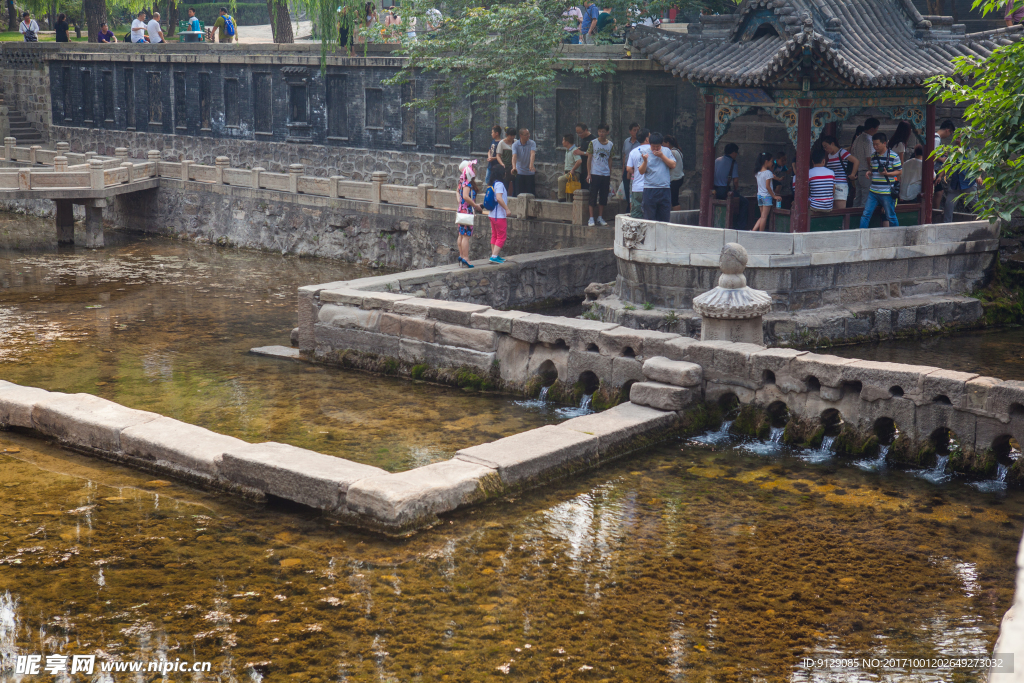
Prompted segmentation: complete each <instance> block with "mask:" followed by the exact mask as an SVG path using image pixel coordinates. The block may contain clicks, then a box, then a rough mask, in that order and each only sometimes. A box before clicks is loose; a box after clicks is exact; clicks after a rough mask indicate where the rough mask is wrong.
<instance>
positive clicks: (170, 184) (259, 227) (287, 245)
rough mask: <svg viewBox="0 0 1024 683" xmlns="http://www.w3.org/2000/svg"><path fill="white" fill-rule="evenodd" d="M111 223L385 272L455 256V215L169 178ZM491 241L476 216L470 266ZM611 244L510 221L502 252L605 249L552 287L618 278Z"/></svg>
mask: <svg viewBox="0 0 1024 683" xmlns="http://www.w3.org/2000/svg"><path fill="white" fill-rule="evenodd" d="M107 220H108V221H109V222H111V223H113V224H114V225H115V226H118V227H121V228H125V229H130V230H134V231H142V232H155V233H159V234H166V235H172V236H176V237H188V238H189V239H195V240H201V241H206V242H211V243H215V244H227V245H232V246H238V247H245V248H252V249H266V250H272V251H280V252H281V253H288V254H296V255H301V256H321V257H326V258H336V259H341V260H345V261H354V262H362V263H369V264H372V265H376V266H381V267H387V268H401V269H409V268H429V267H432V266H439V265H446V264H451V263H452V262H453V261H454V260H455V257H456V256H457V254H458V248H457V246H456V238H457V236H458V234H457V231H456V228H455V217H454V212H453V211H448V210H443V209H429V208H417V207H411V206H402V205H397V204H383V203H382V204H373V203H370V202H365V201H358V200H349V199H337V198H330V197H319V196H316V195H307V194H297V195H296V194H289V193H285V192H276V191H273V190H253V189H250V188H243V187H230V186H227V185H211V184H207V183H198V182H188V183H185V182H182V181H180V180H173V179H167V178H162V179H161V181H160V187H159V188H158V189H155V190H151V191H147V192H137V193H134V194H130V195H123V196H120V197H118V198H117V199H116V200H115V201H114V203H113V204H112V206H111V207H110V208H108V209H107ZM490 235H491V225H490V221H489V220H488V219H487V217H485V216H478V217H477V219H476V227H475V229H474V233H473V239H472V241H471V246H470V256H471V258H473V259H486V258H487V257H488V256H490V253H491V250H490ZM610 240H611V230H610V229H609V228H601V227H588V226H585V225H572V224H569V223H562V222H556V221H539V220H520V219H518V218H510V219H509V221H508V241H507V242H506V246H505V250H504V253H505V254H506V255H510V254H522V253H524V252H536V251H538V250H553V249H572V248H576V247H601V248H602V249H603V250H604V251H603V253H605V254H606V255H605V256H604V257H603V259H604V262H605V263H606V266H604V267H602V268H601V269H598V270H588V268H589V261H587V262H586V265H584V267H583V271H584V272H581V273H578V274H575V275H573V274H571V273H566V274H565V275H564V276H562V275H559V274H558V273H556V272H554V270H555V268H556V265H555V264H556V262H555V261H552V262H551V263H550V266H549V267H550V268H551V269H552V272H551V273H550V277H551V278H552V280H553V281H557V280H558V278H559V277H568V278H570V279H573V280H574V281H575V280H579V279H581V278H585V277H590V276H592V277H595V278H599V279H600V278H607V279H611V278H614V277H615V269H614V268H615V266H614V257H613V256H612V254H611V248H610V247H607V246H606V245H607V244H608V243H609V241H610ZM569 262H570V260H569V259H566V260H565V261H562V262H560V263H563V264H568V263H569ZM589 283H590V281H585V282H582V283H581V284H576V283H575V282H574V284H573V285H572V286H571V287H570V288H569V289H566V290H564V296H561V297H560V298H567V297H569V296H577V297H580V298H582V294H583V289H584V288H585V287H586V286H587V285H588V284H589ZM498 305H501V304H498ZM509 305H519V304H509Z"/></svg>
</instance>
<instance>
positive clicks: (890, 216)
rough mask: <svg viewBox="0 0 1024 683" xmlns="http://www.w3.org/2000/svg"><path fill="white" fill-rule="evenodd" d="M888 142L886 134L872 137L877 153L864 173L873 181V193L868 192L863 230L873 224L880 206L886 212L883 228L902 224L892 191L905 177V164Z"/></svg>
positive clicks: (862, 223)
mask: <svg viewBox="0 0 1024 683" xmlns="http://www.w3.org/2000/svg"><path fill="white" fill-rule="evenodd" d="M887 141H888V138H886V137H885V133H875V134H874V135H873V136H871V146H872V147H873V148H874V150H875V153H874V154H873V155H872V156H871V159H870V160H869V162H868V166H869V168H868V169H866V170H865V171H864V175H865V176H867V178H868V180H870V181H871V191H870V192H868V199H867V202H866V203H865V204H864V213H863V214H862V215H861V217H860V227H861V230H863V229H865V228H867V227H868V223H870V222H871V214H873V213H874V212H875V209H876V208H877V207H878V206H881V207H882V208H883V209H884V210H885V220H883V221H882V227H883V228H887V227H889V226H890V225H891V226H897V225H899V224H900V222H899V220H898V219H897V218H896V201H895V200H894V199H893V197H892V189H893V185H894V184H895V183H896V182H898V181H899V179H900V176H901V175H903V164H902V163H901V162H900V157H899V155H898V154H896V152H893V151H892V150H890V149H889V146H888V145H887V144H886V142H887Z"/></svg>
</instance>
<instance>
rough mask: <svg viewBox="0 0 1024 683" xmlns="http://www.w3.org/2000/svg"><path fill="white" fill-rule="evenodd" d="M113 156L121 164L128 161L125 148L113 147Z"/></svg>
mask: <svg viewBox="0 0 1024 683" xmlns="http://www.w3.org/2000/svg"><path fill="white" fill-rule="evenodd" d="M114 156H115V157H117V158H118V159H120V160H121V162H122V163H124V162H125V161H128V148H127V147H115V148H114Z"/></svg>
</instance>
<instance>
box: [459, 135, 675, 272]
mask: <svg viewBox="0 0 1024 683" xmlns="http://www.w3.org/2000/svg"><path fill="white" fill-rule="evenodd" d="M575 129H576V130H575V133H569V132H567V133H565V134H563V135H562V137H561V143H562V148H563V149H564V151H565V157H564V161H563V166H562V171H563V172H562V173H561V174H559V176H558V179H557V181H556V188H557V197H558V201H560V202H567V201H571V200H572V196H573V193H574V192H575V191H576V190H580V189H584V190H588V191H589V200H588V207H587V210H588V212H589V219H588V221H587V224H588V225H589V226H607V225H608V221H607V220H606V218H605V211H606V209H607V206H608V201H609V199H610V198H611V196H612V195H613V194H618V195H619V196H620V197H621V198H622V199H623V200H624V201H625V202H626V205H627V207H628V209H629V211H630V215H632V216H634V217H637V218H647V219H648V220H659V221H668V220H669V217H670V212H671V211H672V210H673V209H675V210H678V209H679V208H680V206H679V188H680V187H681V186H682V183H683V154H682V151H681V150H680V149H679V143H678V142H677V141H676V139H675V138H674V137H673V136H671V135H662V134H661V133H659V132H651V131H648V130H647V129H645V128H641V127H640V124H638V123H632V124H630V126H629V137H627V138H625V139H624V140H623V142H622V145H621V148H620V147H619V146H617V145H616V143H615V141H613V140H612V138H611V133H612V130H611V127H610V126H609V125H608V124H606V123H602V124H599V125H598V126H597V129H596V134H595V133H594V132H591V130H590V126H589V124H587V123H584V122H582V121H581V122H579V123H577V124H576V126H575ZM620 149H621V151H620ZM486 159H487V161H486V164H487V167H486V171H485V173H484V181H483V184H482V185H481V184H480V182H479V180H478V174H477V170H476V164H477V162H476V161H468V160H467V161H463V162H462V163H461V164H460V166H459V180H458V185H457V194H458V199H459V207H458V211H457V213H456V223H457V227H458V248H459V257H458V258H459V264H460V265H462V266H463V267H467V268H472V267H473V265H472V264H471V263H469V244H470V240H471V239H472V236H473V226H474V216H475V215H476V214H479V213H481V212H483V211H486V212H487V213H488V216H489V218H490V222H491V258H490V260H491V262H492V263H504V259H503V258H502V257H501V250H502V248H503V247H504V245H505V241H506V239H507V216H508V203H507V202H508V199H509V198H510V197H515V196H518V195H522V194H530V195H536V193H537V143H536V141H535V140H533V139H532V138H531V134H530V130H529V129H527V128H522V129H520V130H516V129H515V128H504V129H503V128H502V127H501V126H497V125H496V126H494V127H493V128H492V129H491V143H490V145H489V146H488V149H487V157H486ZM616 159H621V160H622V167H623V170H622V177H621V180H620V181H619V183H618V186H617V187H615V188H613V186H612V167H613V166H614V162H615V160H616ZM481 197H483V199H482V201H481Z"/></svg>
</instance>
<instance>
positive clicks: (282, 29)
mask: <svg viewBox="0 0 1024 683" xmlns="http://www.w3.org/2000/svg"><path fill="white" fill-rule="evenodd" d="M267 9H268V10H269V11H270V29H271V30H272V31H273V32H274V42H275V43H294V42H295V36H293V35H292V18H291V16H289V14H288V0H267Z"/></svg>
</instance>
